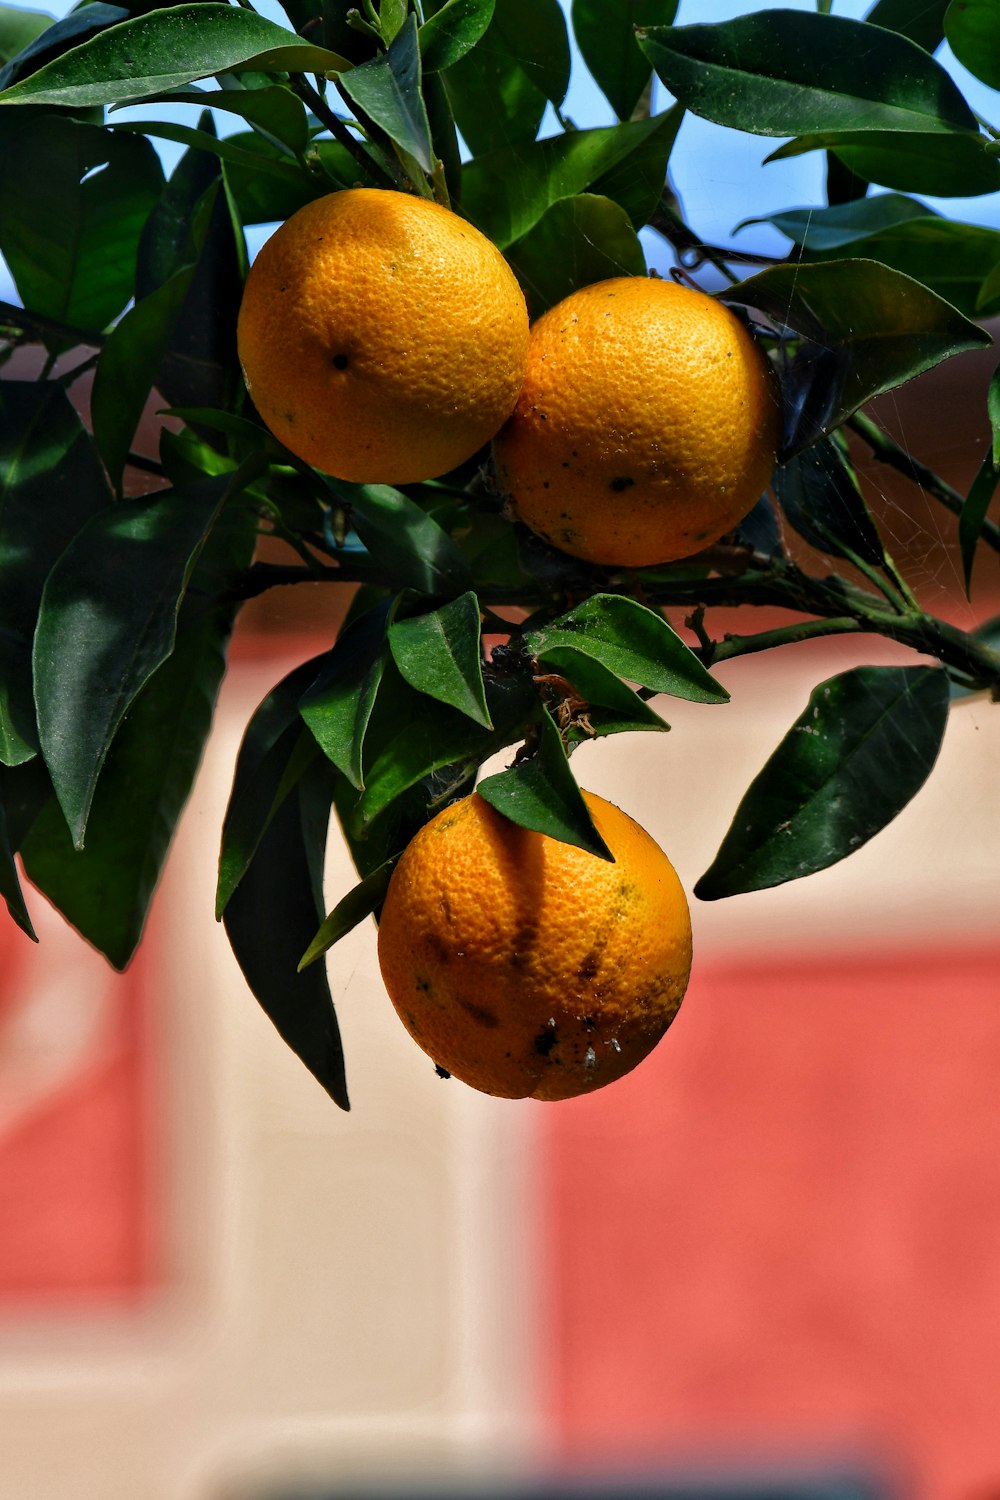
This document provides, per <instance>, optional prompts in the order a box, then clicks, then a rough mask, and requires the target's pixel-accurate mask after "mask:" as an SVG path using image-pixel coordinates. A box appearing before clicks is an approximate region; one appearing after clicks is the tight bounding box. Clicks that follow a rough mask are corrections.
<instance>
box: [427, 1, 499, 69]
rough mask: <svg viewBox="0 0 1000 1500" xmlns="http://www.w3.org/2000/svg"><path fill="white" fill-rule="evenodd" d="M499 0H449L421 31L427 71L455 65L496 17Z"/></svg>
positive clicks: (428, 20) (432, 15)
mask: <svg viewBox="0 0 1000 1500" xmlns="http://www.w3.org/2000/svg"><path fill="white" fill-rule="evenodd" d="M495 4H496V0H446V3H445V4H444V5H442V6H441V8H440V10H436V11H434V12H433V14H431V15H429V16H428V17H427V20H426V21H425V22H424V24H423V25H422V26H421V28H420V31H419V34H418V35H419V41H420V56H421V58H422V60H423V65H424V72H425V73H440V72H443V70H444V69H445V68H450V67H452V66H453V65H454V64H455V63H457V62H458V61H459V60H460V58H463V57H464V56H465V54H466V53H467V52H470V51H471V50H472V48H473V47H474V46H475V45H476V43H477V42H478V41H479V39H480V37H482V36H483V34H484V33H485V31H486V28H487V27H488V26H489V24H490V22H491V21H492V19H493V9H494V6H495Z"/></svg>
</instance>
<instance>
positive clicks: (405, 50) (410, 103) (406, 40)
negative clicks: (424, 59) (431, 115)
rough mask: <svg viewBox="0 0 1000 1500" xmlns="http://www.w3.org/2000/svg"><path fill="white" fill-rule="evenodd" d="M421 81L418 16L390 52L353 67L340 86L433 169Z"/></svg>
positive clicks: (394, 138)
mask: <svg viewBox="0 0 1000 1500" xmlns="http://www.w3.org/2000/svg"><path fill="white" fill-rule="evenodd" d="M420 81H421V70H420V47H419V44H418V42H417V18H416V16H414V15H411V16H410V17H409V19H408V20H407V23H406V25H405V26H403V27H402V28H401V29H400V31H399V32H398V33H397V35H396V36H395V37H394V38H393V41H392V43H391V44H390V46H389V50H388V51H387V52H382V53H380V54H379V55H378V56H377V57H373V58H371V59H370V61H368V62H365V63H362V64H361V66H360V67H358V68H352V69H351V70H350V72H348V73H345V74H344V75H343V77H342V78H341V80H340V85H341V88H342V89H343V90H344V93H345V94H347V96H348V97H349V98H350V99H352V100H353V101H354V103H355V104H356V105H358V106H359V108H360V109H362V110H363V111H364V113H365V114H366V115H367V117H368V118H369V119H370V120H373V121H374V122H375V124H376V125H377V126H378V127H379V128H380V129H381V130H384V131H385V133H386V135H387V136H388V137H389V139H390V140H391V141H392V142H393V143H394V144H395V145H397V146H399V147H401V148H402V150H403V151H405V152H406V153H407V155H408V156H412V157H413V158H414V160H415V161H417V162H418V163H419V164H420V166H421V167H423V169H424V171H425V172H430V171H431V170H432V168H433V166H434V148H433V144H432V142H431V127H430V123H429V121H428V119H427V110H426V108H425V106H424V101H423V95H422V94H421V92H420Z"/></svg>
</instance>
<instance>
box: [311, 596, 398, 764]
mask: <svg viewBox="0 0 1000 1500" xmlns="http://www.w3.org/2000/svg"><path fill="white" fill-rule="evenodd" d="M390 609H391V606H390V605H389V604H388V603H382V604H377V605H375V606H374V607H373V608H372V609H369V610H368V611H367V612H366V613H364V614H362V615H360V616H359V617H358V618H357V619H355V620H352V621H351V622H350V624H349V625H348V626H347V627H346V629H344V630H342V631H341V633H340V635H339V636H338V638H337V642H336V645H335V646H334V647H333V649H332V650H331V651H330V652H328V654H327V655H326V656H325V657H323V658H321V659H320V662H319V664H318V670H317V671H316V672H314V673H313V677H312V680H311V681H310V682H309V684H308V686H307V687H306V688H305V691H304V692H303V694H302V697H301V699H300V702H299V712H300V713H301V715H302V718H303V719H304V721H305V723H306V724H307V725H308V726H309V728H310V730H311V731H312V733H313V735H314V736H315V739H316V742H317V744H318V745H319V746H320V748H321V749H322V751H323V753H324V755H326V756H327V758H328V759H329V760H331V761H332V762H333V764H334V765H335V766H336V767H337V769H338V770H339V771H340V772H341V773H342V774H343V775H344V776H346V777H347V779H348V781H350V783H351V785H352V786H355V787H358V788H359V789H360V788H361V786H362V785H363V784H364V783H363V755H364V745H365V734H366V733H367V730H368V722H369V720H370V718H371V715H372V709H373V708H374V706H375V695H376V693H377V692H378V685H379V683H380V682H381V680H382V672H383V669H384V667H385V661H386V645H387V642H386V631H387V628H388V622H389V617H390Z"/></svg>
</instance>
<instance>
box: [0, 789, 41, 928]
mask: <svg viewBox="0 0 1000 1500" xmlns="http://www.w3.org/2000/svg"><path fill="white" fill-rule="evenodd" d="M10 775H11V772H10V771H9V770H8V769H7V767H2V768H0V898H2V900H3V902H4V905H5V906H6V908H7V911H8V912H9V914H10V916H11V917H12V918H13V920H14V921H15V922H16V923H17V925H18V927H20V929H21V931H22V932H24V933H26V934H27V935H28V937H30V938H31V940H32V942H35V943H37V942H38V937H37V935H36V933H35V929H34V927H33V926H32V922H31V915H30V913H29V911H28V907H27V903H26V902H25V899H24V892H23V891H22V889H21V879H20V876H19V875H18V871H17V865H16V863H15V861H14V855H15V853H16V851H17V841H16V839H15V838H14V837H13V835H12V832H11V829H10V824H9V820H8V817H7V797H6V793H7V780H8V778H9V777H10Z"/></svg>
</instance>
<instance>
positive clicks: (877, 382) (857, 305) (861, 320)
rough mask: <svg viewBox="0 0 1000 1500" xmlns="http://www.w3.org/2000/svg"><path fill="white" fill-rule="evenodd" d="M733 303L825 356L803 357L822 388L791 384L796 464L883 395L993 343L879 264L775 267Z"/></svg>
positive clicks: (789, 436) (789, 432)
mask: <svg viewBox="0 0 1000 1500" xmlns="http://www.w3.org/2000/svg"><path fill="white" fill-rule="evenodd" d="M724 296H725V300H726V301H727V302H737V303H740V304H742V305H744V306H746V307H751V308H756V309H758V310H759V311H761V312H763V313H764V314H766V316H768V317H769V318H771V319H772V320H773V321H774V322H775V324H776V326H778V327H787V328H791V329H794V330H795V331H796V332H798V333H801V334H803V335H804V336H805V338H806V339H807V340H809V341H811V344H812V346H813V350H814V351H820V354H821V357H820V358H817V357H816V356H815V353H812V352H810V351H808V350H807V356H808V358H805V357H802V356H800V357H799V359H800V360H801V361H802V368H803V371H805V372H806V373H809V372H810V371H812V370H815V371H816V372H817V375H818V380H817V381H812V380H811V379H810V380H807V381H806V382H805V383H804V384H803V385H802V388H801V389H800V390H798V391H796V390H795V388H794V382H789V383H787V384H788V388H787V401H788V407H789V410H788V423H787V427H786V435H785V452H786V456H787V454H788V453H789V452H791V451H795V450H797V449H798V448H801V447H805V446H806V445H807V444H808V443H810V442H814V441H816V439H817V438H819V437H821V436H823V435H824V434H826V433H829V432H832V431H833V430H834V428H836V427H838V426H839V425H840V424H841V422H843V421H844V420H845V418H846V417H848V416H850V414H851V413H852V412H853V411H856V410H857V409H858V407H859V406H862V405H864V403H865V402H866V401H870V400H871V399H872V397H873V396H877V395H879V394H881V393H882V392H883V391H888V390H892V389H893V388H894V387H895V386H898V385H902V384H903V382H904V381H907V380H910V379H912V378H913V376H915V375H919V374H920V373H921V372H922V371H924V370H929V369H931V368H932V366H934V365H936V364H939V363H940V362H941V361H942V360H944V359H950V358H951V356H952V355H954V354H960V353H962V352H963V351H964V350H967V349H977V348H980V347H982V346H983V345H985V344H988V343H990V342H991V340H990V336H989V334H987V333H986V332H985V331H984V330H983V329H981V328H979V327H977V326H976V325H975V324H974V323H972V322H970V321H969V320H968V319H967V318H964V317H963V316H962V314H961V313H959V312H957V311H956V310H955V308H953V307H951V306H950V305H949V304H948V303H947V302H944V301H942V299H941V298H940V297H937V296H935V295H934V293H933V292H931V291H928V289H927V288H926V287H924V286H921V285H920V283H919V282H916V281H913V280H911V278H910V277H908V276H903V275H902V274H901V273H900V272H898V271H893V270H890V269H889V267H888V266H882V265H879V264H878V262H877V261H870V260H838V261H828V262H825V263H823V264H817V265H808V266H799V265H788V266H774V267H769V268H768V269H767V270H766V271H761V272H759V273H758V274H757V275H756V276H751V277H749V278H748V279H747V280H746V281H744V282H741V283H740V285H739V286H738V287H732V288H727V290H726V292H725V294H724ZM798 362H799V360H797V361H796V363H798ZM793 370H794V366H793ZM816 392H818V401H819V404H815V402H814V400H813V397H814V396H815V394H816Z"/></svg>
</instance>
